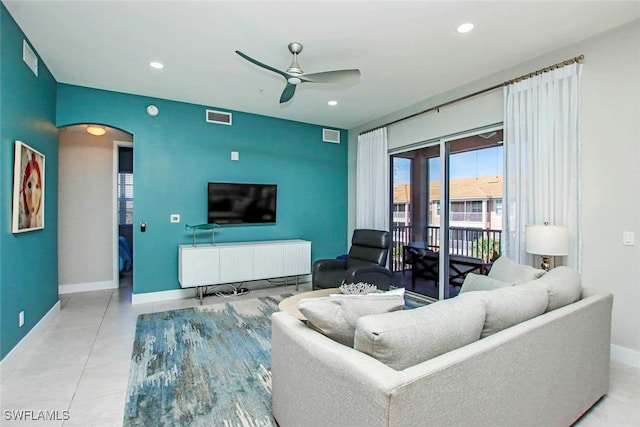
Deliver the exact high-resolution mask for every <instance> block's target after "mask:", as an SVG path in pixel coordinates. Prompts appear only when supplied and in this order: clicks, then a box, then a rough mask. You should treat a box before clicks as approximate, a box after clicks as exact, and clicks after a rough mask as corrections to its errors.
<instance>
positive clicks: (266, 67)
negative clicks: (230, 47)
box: [236, 50, 289, 79]
mask: <svg viewBox="0 0 640 427" xmlns="http://www.w3.org/2000/svg"><path fill="white" fill-rule="evenodd" d="M236 53H237V54H238V55H240V56H241V57H243V58H244V59H246V60H247V61H249V62H252V63H254V64H256V65H257V66H258V67H262V68H264V69H267V70H269V71H273V72H274V73H278V74H280V75H281V76H282V77H284V78H285V79H288V78H289V74H287V73H285V72H284V71H281V70H278V69H277V68H273V67H272V66H270V65H267V64H263V63H262V62H260V61H257V60H255V59H253V58H252V57H250V56H248V55H245V54H244V53H242V52H240V51H239V50H236Z"/></svg>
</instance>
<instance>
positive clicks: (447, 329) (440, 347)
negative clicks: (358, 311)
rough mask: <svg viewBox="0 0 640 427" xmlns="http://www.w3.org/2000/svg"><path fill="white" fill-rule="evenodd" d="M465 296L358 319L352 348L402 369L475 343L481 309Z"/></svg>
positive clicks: (482, 311) (482, 317) (482, 306)
mask: <svg viewBox="0 0 640 427" xmlns="http://www.w3.org/2000/svg"><path fill="white" fill-rule="evenodd" d="M468 295H470V294H467V295H460V296H457V297H455V298H452V299H448V300H442V301H438V302H435V303H433V304H429V305H427V306H424V307H419V308H415V309H413V310H406V311H396V312H393V313H385V314H378V315H373V316H364V317H361V318H360V319H358V322H357V323H356V333H355V342H354V348H355V349H356V350H358V351H361V352H363V353H366V354H368V355H370V356H372V357H374V358H376V359H378V360H379V361H381V362H382V363H384V364H386V365H388V366H390V367H391V368H393V369H396V370H403V369H406V368H408V367H410V366H413V365H416V364H418V363H420V362H423V361H425V360H428V359H431V358H433V357H436V356H439V355H441V354H444V353H446V352H448V351H451V350H454V349H456V348H458V347H462V346H464V345H467V344H469V343H471V342H474V341H477V340H478V339H479V338H480V332H481V331H482V327H483V324H484V315H485V308H484V304H483V302H482V301H481V300H480V299H477V298H476V299H474V298H468V297H467V296H468Z"/></svg>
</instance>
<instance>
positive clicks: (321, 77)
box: [303, 69, 360, 83]
mask: <svg viewBox="0 0 640 427" xmlns="http://www.w3.org/2000/svg"><path fill="white" fill-rule="evenodd" d="M303 77H304V79H305V80H307V81H309V82H313V83H337V82H341V81H343V80H348V79H352V78H356V77H360V70H358V69H352V70H336V71H324V72H322V73H311V74H304V76H303Z"/></svg>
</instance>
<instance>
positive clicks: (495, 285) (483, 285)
mask: <svg viewBox="0 0 640 427" xmlns="http://www.w3.org/2000/svg"><path fill="white" fill-rule="evenodd" d="M513 285H515V283H514V282H503V281H502V280H496V279H494V278H492V277H489V276H484V275H482V274H474V273H467V276H466V277H465V278H464V282H463V283H462V287H461V288H460V292H459V294H461V293H464V292H471V291H491V290H493V289H499V288H504V287H506V286H513Z"/></svg>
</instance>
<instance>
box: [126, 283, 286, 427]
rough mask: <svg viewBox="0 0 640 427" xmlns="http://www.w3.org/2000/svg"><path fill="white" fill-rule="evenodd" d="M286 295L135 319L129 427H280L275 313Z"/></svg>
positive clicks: (128, 401) (127, 415) (127, 423)
mask: <svg viewBox="0 0 640 427" xmlns="http://www.w3.org/2000/svg"><path fill="white" fill-rule="evenodd" d="M287 296H290V294H286V295H279V296H272V297H261V298H255V299H247V300H240V301H233V302H228V303H224V304H216V305H211V306H200V307H195V308H188V309H183V310H174V311H167V312H162V313H151V314H143V315H140V316H138V321H137V325H136V337H135V341H134V344H133V354H132V357H131V369H130V374H129V387H128V390H127V401H126V404H125V413H124V426H154V427H155V426H207V427H209V426H229V427H231V426H234V427H235V426H252V427H253V426H276V425H277V424H276V422H275V421H274V419H273V417H272V415H271V319H270V316H271V314H272V313H273V312H275V311H278V303H279V302H280V301H281V300H282V299H283V298H286V297H287Z"/></svg>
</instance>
